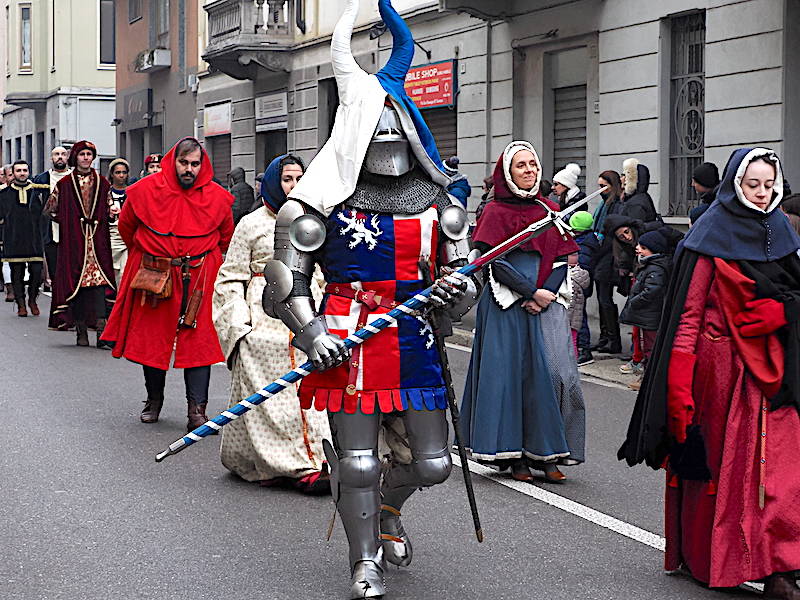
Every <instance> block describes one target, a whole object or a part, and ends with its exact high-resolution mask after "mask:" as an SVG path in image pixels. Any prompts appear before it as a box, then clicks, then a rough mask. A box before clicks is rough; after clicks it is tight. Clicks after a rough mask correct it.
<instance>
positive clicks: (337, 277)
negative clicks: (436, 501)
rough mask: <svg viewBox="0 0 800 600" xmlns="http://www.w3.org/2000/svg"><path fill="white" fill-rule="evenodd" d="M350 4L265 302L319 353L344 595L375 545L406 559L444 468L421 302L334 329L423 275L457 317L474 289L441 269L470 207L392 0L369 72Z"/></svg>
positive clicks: (418, 286)
mask: <svg viewBox="0 0 800 600" xmlns="http://www.w3.org/2000/svg"><path fill="white" fill-rule="evenodd" d="M358 8H359V2H358V0H348V2H347V7H346V9H345V12H344V15H343V16H342V18H341V20H340V21H339V23H338V25H337V26H336V29H335V31H334V34H333V39H332V60H333V68H334V73H335V76H336V82H337V85H338V89H339V95H340V106H339V108H338V111H337V114H336V120H335V123H334V128H333V132H332V134H331V138H330V139H329V140H328V142H327V143H326V144H325V146H324V147H323V149H322V150H321V151H320V153H319V154H318V155H317V157H316V158H315V159H314V161H313V162H312V163H311V164H310V165H309V167H308V170H307V171H306V174H305V175H304V177H303V179H302V180H301V181H300V182H299V183H298V184H297V186H296V187H295V188H294V189H293V190H292V192H291V194H290V195H289V200H288V201H287V202H286V203H285V204H284V205H283V207H282V208H281V209H280V211H279V212H278V215H277V222H276V228H275V258H274V260H270V261H268V262H267V264H266V266H265V269H264V276H265V281H266V288H265V291H264V296H263V304H264V309H265V311H266V313H267V314H269V315H270V316H273V317H276V318H280V319H281V320H282V321H283V322H284V323H286V325H287V326H288V327H289V329H291V330H292V332H293V333H294V334H295V337H294V340H293V342H292V343H293V344H294V345H295V346H296V347H297V348H299V349H300V350H302V351H303V352H305V353H306V354H307V355H308V357H309V358H310V359H311V360H312V361H313V362H314V364H315V366H316V367H318V370H317V371H315V372H313V373H311V374H310V375H309V376H308V377H306V378H305V379H304V380H303V383H302V385H301V387H300V391H299V396H300V401H301V404H302V406H303V407H304V408H310V407H312V406H313V407H315V408H316V409H318V410H323V409H327V411H328V414H329V419H330V425H331V432H332V436H333V441H334V447H330V445H328V446H327V447H326V454H327V457H328V460H329V462H330V463H331V468H332V473H331V477H332V493H333V496H334V499H335V501H336V504H337V509H338V512H339V515H340V517H341V520H342V523H343V525H344V529H345V532H346V534H347V539H348V541H349V546H350V565H351V575H352V579H351V590H350V596H349V597H350V598H382V597H383V596H384V594H385V583H384V566H385V562H384V561H388V562H389V563H392V564H394V565H397V566H406V565H408V564H409V563H410V562H411V559H412V548H411V542H410V541H409V537H408V534H407V533H406V531H405V529H404V528H403V524H402V523H401V520H400V515H401V510H402V508H403V505H404V504H405V502H406V501H407V500H408V498H409V497H410V496H411V495H412V494H413V492H414V491H415V490H416V489H419V488H422V487H428V486H432V485H434V484H437V483H441V482H443V481H444V480H445V479H447V477H448V475H449V474H450V470H451V467H452V463H451V459H450V452H449V448H448V426H447V421H446V418H445V409H446V407H447V391H446V387H445V381H444V378H443V372H442V365H441V361H440V359H439V355H438V352H437V349H436V344H435V340H434V337H433V335H434V334H433V331H432V329H431V326H430V323H429V322H428V320H427V318H426V317H425V316H424V315H418V314H407V315H405V316H402V317H401V318H399V319H397V322H396V324H395V325H393V326H391V327H389V328H387V329H386V330H385V331H382V332H381V333H380V334H379V335H376V336H374V337H372V338H370V339H369V340H368V341H366V342H365V343H364V344H362V345H360V346H356V347H355V348H354V349H353V351H352V354H351V353H350V351H349V350H348V349H347V347H346V346H345V345H344V342H343V338H345V337H346V336H348V335H350V334H352V333H354V332H355V331H357V330H358V329H360V328H362V327H365V326H366V327H369V323H370V322H371V321H373V320H375V319H376V318H378V317H380V316H382V315H385V314H386V313H388V312H389V311H390V310H392V309H393V308H394V307H396V306H397V305H399V304H401V303H402V302H404V301H406V300H408V299H409V298H411V297H413V296H414V295H415V294H417V293H418V292H419V291H421V290H423V289H425V288H426V287H427V284H426V281H435V284H434V291H433V293H432V296H431V298H432V301H433V303H434V305H435V306H437V307H439V308H440V309H444V310H446V311H447V312H448V314H450V315H451V316H452V317H455V318H459V317H460V316H461V315H463V314H464V313H466V311H467V310H469V308H470V307H471V306H472V304H474V303H475V301H476V299H477V295H478V284H477V282H475V281H474V280H472V279H469V278H466V277H463V276H461V275H458V274H456V273H455V272H454V270H455V269H456V268H458V267H460V266H462V265H463V264H465V263H466V261H467V259H468V253H469V243H468V240H467V232H468V222H467V214H466V211H465V210H464V208H463V207H462V206H460V205H459V204H458V203H457V202H454V201H453V198H452V197H451V196H449V195H448V194H447V192H446V188H447V186H448V185H449V183H450V180H449V179H448V177H447V175H446V174H445V172H444V169H443V167H442V162H441V159H440V157H439V153H438V151H437V150H436V145H435V143H434V141H433V137H432V135H431V133H430V130H429V129H428V128H427V126H426V125H425V122H424V120H423V119H422V116H421V115H420V112H419V111H418V109H417V108H416V107H415V106H414V104H413V102H412V101H411V99H410V98H409V97H408V96H407V95H406V94H405V91H404V89H403V82H404V80H405V76H406V74H407V72H408V70H409V67H410V65H411V60H412V58H413V54H414V41H413V38H412V37H411V32H410V31H409V29H408V27H407V26H406V24H405V23H404V21H403V20H402V19H401V18H400V16H399V15H398V14H397V12H396V11H395V10H394V8H393V7H392V5H391V2H390V0H380V1H379V9H380V13H381V16H382V18H383V20H384V22H385V23H386V25H387V26H388V28H389V30H390V31H391V33H392V35H393V37H394V48H393V52H392V55H391V58H390V60H389V62H388V63H387V64H386V66H385V67H384V68H383V69H382V70H381V71H380V72H379V73H377V74H376V75H369V74H367V73H366V72H364V71H363V70H362V69H361V68H360V67H359V66H358V65H357V63H356V61H355V60H354V58H353V55H352V52H351V49H350V40H351V37H352V31H353V25H354V23H355V20H356V17H357V14H358ZM315 262H318V263H319V264H320V266H321V268H322V270H323V273H324V274H325V280H326V281H327V287H326V289H325V296H324V299H323V302H322V305H321V307H320V308H319V310H317V308H316V307H315V305H314V302H313V300H312V297H311V293H310V278H311V275H312V272H313V269H314V264H315ZM382 428H383V432H382V431H381V430H382ZM381 433H383V434H384V436H385V439H386V440H387V442H389V445H390V447H397V448H398V449H399V448H401V447H404V446H405V445H406V444H407V450H406V452H400V451H399V450H398V451H396V452H392V453H391V454H390V455H389V457H388V458H387V460H386V463H385V464H384V465H382V463H381V457H380V456H379V452H378V440H379V435H380V434H381ZM392 440H402V442H401V443H399V444H392V443H391V441H392ZM409 450H410V451H409Z"/></svg>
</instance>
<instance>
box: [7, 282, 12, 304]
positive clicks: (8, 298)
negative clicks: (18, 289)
mask: <svg viewBox="0 0 800 600" xmlns="http://www.w3.org/2000/svg"><path fill="white" fill-rule="evenodd" d="M13 301H14V288H13V287H12V285H11V284H10V283H7V284H6V302H13Z"/></svg>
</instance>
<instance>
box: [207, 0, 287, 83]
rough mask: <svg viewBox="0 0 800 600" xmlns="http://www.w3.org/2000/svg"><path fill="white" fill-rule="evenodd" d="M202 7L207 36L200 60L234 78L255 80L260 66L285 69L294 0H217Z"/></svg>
mask: <svg viewBox="0 0 800 600" xmlns="http://www.w3.org/2000/svg"><path fill="white" fill-rule="evenodd" d="M298 1H302V0H298ZM204 8H205V10H206V12H207V13H208V32H209V37H208V46H207V47H206V50H205V52H204V53H203V59H204V60H205V61H206V62H208V63H209V64H210V65H211V66H212V67H214V68H216V69H219V70H220V71H222V72H224V73H227V74H228V75H230V76H232V77H235V78H237V79H255V78H256V77H257V75H258V68H259V67H262V68H264V69H267V70H270V71H281V70H287V69H288V50H289V49H290V48H291V45H292V43H293V41H294V24H293V17H295V8H296V6H295V0H217V1H216V2H211V3H210V4H207V5H206V6H205V7H204ZM298 21H299V19H298Z"/></svg>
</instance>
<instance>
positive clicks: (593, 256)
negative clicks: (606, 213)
mask: <svg viewBox="0 0 800 600" xmlns="http://www.w3.org/2000/svg"><path fill="white" fill-rule="evenodd" d="M569 225H570V227H572V230H573V232H574V235H575V241H576V242H577V243H578V246H580V250H579V251H578V264H579V265H580V266H581V267H582V268H583V270H584V271H586V272H587V274H588V275H589V283H588V285H587V287H586V288H585V289H584V298H583V308H582V311H581V320H582V322H581V326H580V328H579V331H578V354H577V355H578V366H579V367H582V366H583V365H588V364H591V363H593V362H594V357H593V356H592V352H591V350H589V347H590V346H591V345H592V341H591V334H590V332H589V318H588V316H587V314H586V299H587V298H589V297H590V296H591V295H592V283H593V280H594V268H595V265H596V264H597V257H598V254H599V252H600V239H599V238H598V237H597V234H596V233H595V232H594V230H593V228H594V218H593V217H592V214H591V213H589V212H587V211H585V210H581V211H578V212H576V213H575V214H574V215H572V217H571V218H570V220H569Z"/></svg>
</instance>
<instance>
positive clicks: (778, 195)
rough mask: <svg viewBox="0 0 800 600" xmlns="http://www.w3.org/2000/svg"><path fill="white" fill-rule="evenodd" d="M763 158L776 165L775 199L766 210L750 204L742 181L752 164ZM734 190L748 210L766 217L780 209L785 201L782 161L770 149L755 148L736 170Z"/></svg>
mask: <svg viewBox="0 0 800 600" xmlns="http://www.w3.org/2000/svg"><path fill="white" fill-rule="evenodd" d="M762 156H764V157H766V158H768V159H769V160H770V161H772V162H773V163H774V164H775V183H774V185H773V186H772V191H773V192H774V198H773V200H772V202H771V203H770V204H769V206H767V209H766V210H764V209H761V208H758V207H757V206H756V205H755V204H753V203H752V202H750V201H749V200H748V199H747V198H746V197H745V195H744V191H743V190H742V179H744V172H745V171H746V170H747V167H749V166H750V163H752V162H753V161H754V160H756V159H758V158H761V157H762ZM733 189H734V190H736V197H737V198H738V199H739V202H741V203H742V204H744V205H745V206H746V207H747V208H752V209H753V210H757V211H758V212H761V213H764V214H766V215H768V214H769V213H771V212H772V211H773V210H775V209H776V208H778V206H779V205H780V203H781V200H783V169H781V161H780V159H779V158H778V156H777V155H776V154H775V151H774V150H770V149H769V148H753V149H752V150H751V151H750V152H748V153H747V155H746V156H745V157H744V159H743V160H742V162H741V163H739V168H738V169H737V170H736V176H735V177H734V178H733Z"/></svg>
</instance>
